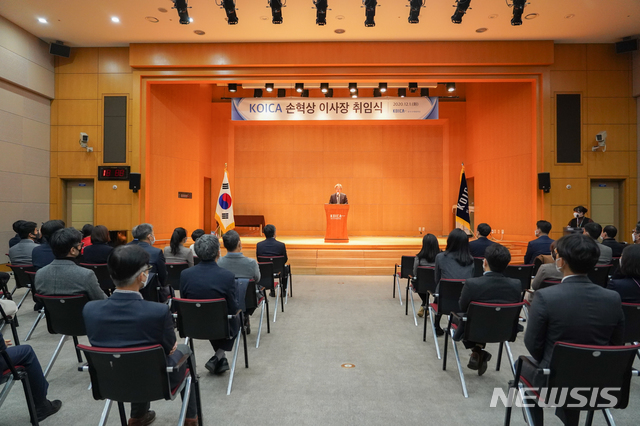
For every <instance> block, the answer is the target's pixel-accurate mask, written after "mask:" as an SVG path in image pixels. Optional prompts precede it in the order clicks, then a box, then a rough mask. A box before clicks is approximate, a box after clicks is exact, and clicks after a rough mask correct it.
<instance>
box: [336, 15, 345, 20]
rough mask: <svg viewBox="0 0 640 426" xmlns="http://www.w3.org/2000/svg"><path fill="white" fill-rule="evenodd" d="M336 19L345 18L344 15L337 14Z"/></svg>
mask: <svg viewBox="0 0 640 426" xmlns="http://www.w3.org/2000/svg"><path fill="white" fill-rule="evenodd" d="M336 19H337V20H338V21H342V20H343V19H344V15H337V16H336Z"/></svg>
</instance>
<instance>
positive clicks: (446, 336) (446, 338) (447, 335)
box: [442, 317, 453, 370]
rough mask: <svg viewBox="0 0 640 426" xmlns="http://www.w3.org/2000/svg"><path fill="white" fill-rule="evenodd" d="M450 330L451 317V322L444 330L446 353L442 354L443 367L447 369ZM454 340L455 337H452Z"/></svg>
mask: <svg viewBox="0 0 640 426" xmlns="http://www.w3.org/2000/svg"><path fill="white" fill-rule="evenodd" d="M449 330H451V317H449V324H448V327H447V329H446V330H445V331H444V345H443V346H444V354H443V356H442V369H443V370H446V369H447V354H448V350H449V345H448V344H447V343H448V340H449ZM452 340H453V339H452Z"/></svg>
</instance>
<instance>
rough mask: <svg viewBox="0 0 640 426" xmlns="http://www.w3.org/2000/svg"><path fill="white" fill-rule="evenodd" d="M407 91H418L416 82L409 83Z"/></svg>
mask: <svg viewBox="0 0 640 426" xmlns="http://www.w3.org/2000/svg"><path fill="white" fill-rule="evenodd" d="M409 91H410V92H411V93H416V92H417V91H418V83H409Z"/></svg>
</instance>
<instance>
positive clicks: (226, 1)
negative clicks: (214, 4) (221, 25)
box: [222, 0, 238, 25]
mask: <svg viewBox="0 0 640 426" xmlns="http://www.w3.org/2000/svg"><path fill="white" fill-rule="evenodd" d="M222 7H223V8H224V12H225V13H226V14H227V24H229V25H236V24H237V23H238V15H236V2H235V0H222Z"/></svg>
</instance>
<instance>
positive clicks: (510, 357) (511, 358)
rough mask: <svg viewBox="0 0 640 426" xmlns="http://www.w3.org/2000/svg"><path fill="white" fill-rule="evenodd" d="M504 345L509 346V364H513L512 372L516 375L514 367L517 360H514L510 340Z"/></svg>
mask: <svg viewBox="0 0 640 426" xmlns="http://www.w3.org/2000/svg"><path fill="white" fill-rule="evenodd" d="M504 346H505V348H507V357H508V358H509V365H510V366H511V372H512V373H513V375H514V377H515V375H516V368H515V367H514V364H515V361H514V360H513V354H512V353H511V345H509V342H504Z"/></svg>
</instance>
